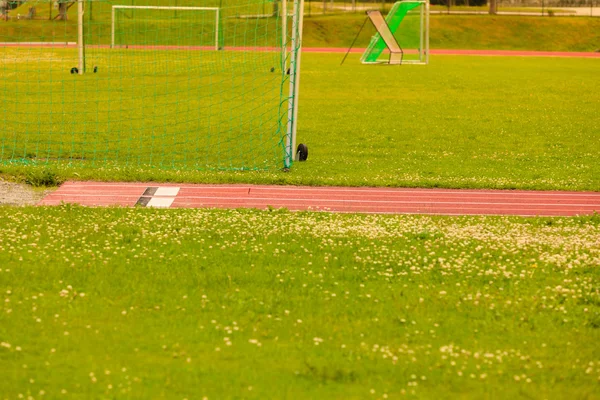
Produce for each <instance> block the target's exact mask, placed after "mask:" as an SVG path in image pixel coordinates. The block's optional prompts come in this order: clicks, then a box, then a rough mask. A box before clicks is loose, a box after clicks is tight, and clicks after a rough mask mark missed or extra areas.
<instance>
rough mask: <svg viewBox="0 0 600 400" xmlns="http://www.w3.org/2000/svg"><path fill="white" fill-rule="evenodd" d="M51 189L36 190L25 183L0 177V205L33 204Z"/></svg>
mask: <svg viewBox="0 0 600 400" xmlns="http://www.w3.org/2000/svg"><path fill="white" fill-rule="evenodd" d="M51 191H52V190H51V189H50V190H48V189H46V190H36V189H33V188H32V187H31V186H28V185H25V184H22V183H14V182H6V181H4V180H2V178H0V205H9V206H31V205H35V204H37V203H38V202H39V201H40V200H41V199H42V198H43V197H44V196H46V195H47V194H48V193H50V192H51Z"/></svg>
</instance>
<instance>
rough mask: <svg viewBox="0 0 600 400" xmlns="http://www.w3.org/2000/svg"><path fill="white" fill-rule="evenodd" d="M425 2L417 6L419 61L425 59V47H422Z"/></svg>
mask: <svg viewBox="0 0 600 400" xmlns="http://www.w3.org/2000/svg"><path fill="white" fill-rule="evenodd" d="M426 4H427V2H425V4H421V6H420V7H419V9H420V11H421V12H420V24H419V62H424V61H425V57H424V56H425V49H423V39H425V38H424V36H425V32H423V30H424V29H425V18H424V17H425V15H424V14H425V7H427V6H426Z"/></svg>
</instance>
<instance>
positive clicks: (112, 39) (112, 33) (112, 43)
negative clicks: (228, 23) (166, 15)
mask: <svg viewBox="0 0 600 400" xmlns="http://www.w3.org/2000/svg"><path fill="white" fill-rule="evenodd" d="M123 9H128V10H131V9H138V10H172V11H214V12H215V50H219V48H220V46H219V35H220V34H221V32H220V29H219V25H220V23H219V13H220V9H219V7H168V6H112V13H111V23H110V47H111V48H114V47H115V12H116V10H123Z"/></svg>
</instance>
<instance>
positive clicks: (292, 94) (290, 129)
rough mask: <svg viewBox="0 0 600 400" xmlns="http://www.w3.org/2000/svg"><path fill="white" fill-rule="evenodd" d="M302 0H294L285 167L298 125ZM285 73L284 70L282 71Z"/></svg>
mask: <svg viewBox="0 0 600 400" xmlns="http://www.w3.org/2000/svg"><path fill="white" fill-rule="evenodd" d="M303 17H304V0H294V27H293V28H292V60H291V64H290V89H289V101H288V125H287V134H286V140H285V160H284V166H285V168H289V167H291V165H292V162H293V158H294V149H295V146H296V132H297V126H298V95H299V92H300V59H301V54H302V31H303V29H304V20H303ZM284 73H285V72H284Z"/></svg>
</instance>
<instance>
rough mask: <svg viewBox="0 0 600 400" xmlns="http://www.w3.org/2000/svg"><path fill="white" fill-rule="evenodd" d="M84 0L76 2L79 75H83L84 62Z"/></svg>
mask: <svg viewBox="0 0 600 400" xmlns="http://www.w3.org/2000/svg"><path fill="white" fill-rule="evenodd" d="M84 1H85V0H78V1H77V47H78V48H79V75H83V73H84V68H85V62H84V48H83V46H84V43H83V2H84Z"/></svg>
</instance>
